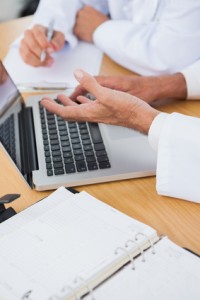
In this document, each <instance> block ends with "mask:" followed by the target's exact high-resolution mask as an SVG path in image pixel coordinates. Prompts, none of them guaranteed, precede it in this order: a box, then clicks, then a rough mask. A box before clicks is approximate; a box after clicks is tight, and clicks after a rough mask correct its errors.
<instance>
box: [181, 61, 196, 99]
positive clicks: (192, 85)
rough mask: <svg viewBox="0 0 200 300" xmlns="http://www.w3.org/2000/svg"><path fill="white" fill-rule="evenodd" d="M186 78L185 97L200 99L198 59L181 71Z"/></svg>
mask: <svg viewBox="0 0 200 300" xmlns="http://www.w3.org/2000/svg"><path fill="white" fill-rule="evenodd" d="M181 73H182V74H183V76H184V77H185V80H186V85H187V98H188V99H192V100H195V99H200V60H198V61H196V62H195V63H194V64H192V65H190V66H188V67H187V68H185V69H184V70H182V71H181Z"/></svg>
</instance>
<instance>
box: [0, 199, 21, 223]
mask: <svg viewBox="0 0 200 300" xmlns="http://www.w3.org/2000/svg"><path fill="white" fill-rule="evenodd" d="M19 197H20V194H6V195H4V196H3V197H1V198H0V223H2V222H3V221H5V220H7V219H9V218H11V217H12V216H14V215H16V211H15V210H14V209H13V208H12V207H8V208H7V209H6V208H5V206H4V204H5V203H10V202H12V201H14V200H15V199H17V198H19Z"/></svg>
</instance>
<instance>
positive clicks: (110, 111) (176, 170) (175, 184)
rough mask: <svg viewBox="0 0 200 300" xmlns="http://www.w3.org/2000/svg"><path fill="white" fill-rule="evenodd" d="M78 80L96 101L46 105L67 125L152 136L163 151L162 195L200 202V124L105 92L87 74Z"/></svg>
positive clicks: (79, 72)
mask: <svg viewBox="0 0 200 300" xmlns="http://www.w3.org/2000/svg"><path fill="white" fill-rule="evenodd" d="M75 77H76V79H77V80H78V81H79V83H80V86H81V88H82V90H84V91H88V92H90V93H92V94H93V95H94V96H95V97H96V100H94V101H91V100H89V99H88V98H86V97H85V96H83V95H79V96H77V97H74V96H73V95H72V97H71V98H69V97H67V96H65V95H59V96H58V99H59V100H60V101H61V102H62V104H64V107H63V106H62V105H60V104H57V103H55V102H54V101H53V100H52V99H51V98H44V99H42V101H41V104H42V105H43V106H44V107H45V108H46V109H48V110H49V111H50V112H52V113H55V114H57V115H59V116H61V117H62V118H64V119H66V120H76V121H89V122H100V123H107V124H112V125H118V126H124V127H128V128H132V129H136V130H138V131H140V132H142V133H143V134H148V138H149V142H150V144H151V146H152V147H153V148H154V149H155V151H157V171H156V176H157V183H156V188H157V192H158V193H159V194H161V195H165V196H171V197H177V198H180V199H185V200H189V201H196V202H200V185H199V176H200V171H199V170H200V167H199V166H200V139H199V132H200V119H199V118H194V117H189V116H185V115H182V114H178V113H172V114H166V113H161V112H160V111H158V110H156V109H154V108H153V107H151V106H150V105H149V104H147V103H146V102H145V101H142V100H141V99H139V98H137V97H135V96H132V95H130V94H128V93H124V92H121V91H117V90H112V89H109V88H106V87H102V86H101V85H100V84H99V83H98V82H97V81H96V80H95V78H94V77H92V76H90V75H89V74H87V73H86V72H84V71H83V70H77V71H76V72H75Z"/></svg>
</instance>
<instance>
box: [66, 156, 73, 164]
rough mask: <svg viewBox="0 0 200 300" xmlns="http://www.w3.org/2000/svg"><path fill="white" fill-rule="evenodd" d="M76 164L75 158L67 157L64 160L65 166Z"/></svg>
mask: <svg viewBox="0 0 200 300" xmlns="http://www.w3.org/2000/svg"><path fill="white" fill-rule="evenodd" d="M73 162H74V159H73V157H68V158H67V157H66V158H64V163H65V164H71V163H73Z"/></svg>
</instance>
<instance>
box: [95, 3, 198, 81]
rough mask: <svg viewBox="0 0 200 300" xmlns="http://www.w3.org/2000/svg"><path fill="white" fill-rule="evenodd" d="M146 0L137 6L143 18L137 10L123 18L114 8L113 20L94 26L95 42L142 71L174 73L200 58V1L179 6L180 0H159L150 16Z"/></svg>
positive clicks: (114, 57) (116, 59)
mask: <svg viewBox="0 0 200 300" xmlns="http://www.w3.org/2000/svg"><path fill="white" fill-rule="evenodd" d="M135 2H139V1H135ZM146 2H148V1H146ZM146 2H145V3H144V5H143V6H142V7H141V6H140V8H138V9H140V11H139V15H140V16H142V17H141V19H140V20H137V14H136V13H135V14H134V11H132V16H131V18H128V17H126V16H125V17H124V18H122V17H118V15H115V14H114V12H113V11H112V9H111V11H110V13H111V20H109V21H107V22H104V23H103V24H101V25H100V26H99V27H98V28H97V29H96V30H95V32H94V35H93V40H94V43H95V44H96V45H97V46H98V47H99V48H100V49H102V50H103V51H104V52H105V53H106V54H107V55H109V56H110V57H111V58H112V59H113V60H115V61H116V62H117V63H119V64H121V65H123V66H124V67H126V68H128V69H131V70H133V71H134V72H137V73H139V74H141V75H158V74H166V73H168V74H171V73H175V72H177V71H179V70H181V69H183V68H184V67H185V66H187V65H189V64H191V63H193V62H194V61H195V60H197V59H198V58H199V50H198V48H199V47H198V44H199V40H200V32H199V26H200V21H199V20H200V19H199V14H198V12H197V6H198V9H200V4H199V3H198V4H197V2H196V1H195V3H193V4H191V1H185V5H184V6H180V5H177V1H173V2H169V1H166V3H165V5H164V7H163V4H162V3H163V1H157V2H158V3H159V2H160V6H159V8H158V9H157V10H156V9H155V14H154V17H153V18H152V19H150V20H148V19H146V15H145V13H147V12H146V10H147V8H146V6H148V5H147V4H148V3H146ZM164 2H165V1H164ZM129 14H131V11H130V12H129ZM188 25H189V26H188Z"/></svg>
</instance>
